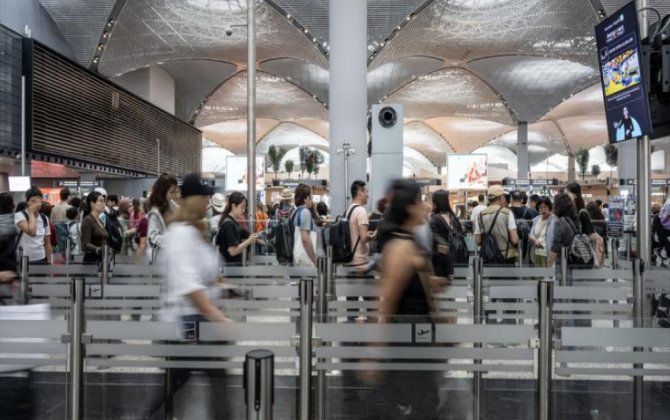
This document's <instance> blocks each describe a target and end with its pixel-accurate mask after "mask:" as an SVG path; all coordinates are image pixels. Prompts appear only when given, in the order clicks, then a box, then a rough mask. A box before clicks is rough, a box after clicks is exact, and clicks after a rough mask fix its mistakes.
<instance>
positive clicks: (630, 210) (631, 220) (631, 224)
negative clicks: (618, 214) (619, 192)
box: [623, 194, 637, 232]
mask: <svg viewBox="0 0 670 420" xmlns="http://www.w3.org/2000/svg"><path fill="white" fill-rule="evenodd" d="M636 208H637V197H636V196H635V195H632V194H631V195H627V196H626V206H625V207H624V210H623V230H624V232H634V231H635V227H636V220H635V219H636V217H637V210H636Z"/></svg>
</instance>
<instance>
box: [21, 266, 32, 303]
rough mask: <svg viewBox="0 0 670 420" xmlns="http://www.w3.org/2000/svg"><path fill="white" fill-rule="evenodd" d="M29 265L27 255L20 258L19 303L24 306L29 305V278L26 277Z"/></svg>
mask: <svg viewBox="0 0 670 420" xmlns="http://www.w3.org/2000/svg"><path fill="white" fill-rule="evenodd" d="M29 263H30V258H29V257H28V256H27V255H23V256H21V287H20V289H19V291H20V299H19V300H20V301H21V302H23V304H24V305H27V304H28V303H30V292H31V290H30V277H29V275H28V266H29Z"/></svg>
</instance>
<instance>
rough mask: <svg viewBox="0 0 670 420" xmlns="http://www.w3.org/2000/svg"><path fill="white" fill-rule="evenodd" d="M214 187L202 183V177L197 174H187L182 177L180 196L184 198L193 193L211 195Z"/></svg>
mask: <svg viewBox="0 0 670 420" xmlns="http://www.w3.org/2000/svg"><path fill="white" fill-rule="evenodd" d="M212 194H214V188H212V187H210V186H209V185H205V184H203V183H202V179H201V178H200V176H198V175H197V174H189V175H186V176H185V177H184V182H182V184H181V196H182V197H184V198H186V197H190V196H193V195H208V196H209V195H212Z"/></svg>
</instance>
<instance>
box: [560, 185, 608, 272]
mask: <svg viewBox="0 0 670 420" xmlns="http://www.w3.org/2000/svg"><path fill="white" fill-rule="evenodd" d="M563 192H564V193H565V194H567V195H568V197H569V198H570V200H571V201H572V202H573V203H574V204H575V207H576V208H577V215H578V218H579V226H580V227H581V228H580V233H583V234H584V235H586V236H588V237H589V238H590V239H591V241H592V242H593V249H594V252H595V261H594V266H596V267H601V266H602V264H603V262H604V254H605V241H604V240H603V238H602V236H600V235H599V234H598V233H597V232H596V229H595V228H594V227H593V223H591V216H589V212H588V211H587V210H586V204H585V203H584V198H583V197H582V187H581V186H580V185H579V184H578V183H576V182H571V183H570V184H568V185H566V186H565V188H564V189H563Z"/></svg>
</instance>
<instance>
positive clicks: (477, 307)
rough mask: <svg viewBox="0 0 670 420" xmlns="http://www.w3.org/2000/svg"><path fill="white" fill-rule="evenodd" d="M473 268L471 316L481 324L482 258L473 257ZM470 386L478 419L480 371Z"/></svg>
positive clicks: (478, 345)
mask: <svg viewBox="0 0 670 420" xmlns="http://www.w3.org/2000/svg"><path fill="white" fill-rule="evenodd" d="M472 268H473V283H474V287H473V292H474V302H473V308H472V316H473V318H474V321H475V324H476V325H480V324H483V323H484V322H483V321H484V320H483V318H484V296H483V295H482V283H483V280H484V279H483V275H484V273H483V269H484V264H483V260H482V259H481V258H479V257H475V259H474V260H473V263H472ZM474 347H475V348H482V343H475V344H474ZM481 363H482V361H481V359H476V360H474V364H476V365H480V364H481ZM472 386H473V394H474V400H473V406H472V419H473V420H479V419H480V418H481V411H482V410H481V409H482V372H480V371H477V372H474V373H473V374H472Z"/></svg>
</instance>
